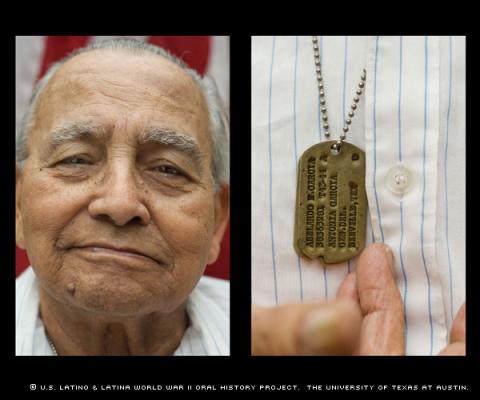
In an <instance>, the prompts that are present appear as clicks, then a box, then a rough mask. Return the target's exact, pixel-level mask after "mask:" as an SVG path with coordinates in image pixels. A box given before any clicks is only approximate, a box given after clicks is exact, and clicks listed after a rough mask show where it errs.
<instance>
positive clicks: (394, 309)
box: [356, 243, 405, 355]
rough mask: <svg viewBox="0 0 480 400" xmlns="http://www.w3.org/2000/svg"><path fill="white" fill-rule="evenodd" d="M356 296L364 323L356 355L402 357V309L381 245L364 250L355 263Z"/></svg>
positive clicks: (390, 262) (388, 254) (385, 249)
mask: <svg viewBox="0 0 480 400" xmlns="http://www.w3.org/2000/svg"><path fill="white" fill-rule="evenodd" d="M356 273H357V292H358V297H359V300H360V307H361V309H362V312H363V315H364V320H363V323H362V332H361V335H360V347H359V350H358V353H359V354H363V355H403V354H405V341H404V309H403V301H402V298H401V296H400V292H399V291H398V288H397V286H396V284H395V279H394V276H393V254H392V251H391V250H390V249H389V248H388V247H387V246H385V245H383V244H380V243H376V244H372V245H370V246H369V247H367V248H366V249H365V250H364V251H363V252H362V254H361V255H360V258H359V260H358V263H357V268H356Z"/></svg>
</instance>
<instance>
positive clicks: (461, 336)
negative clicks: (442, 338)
mask: <svg viewBox="0 0 480 400" xmlns="http://www.w3.org/2000/svg"><path fill="white" fill-rule="evenodd" d="M465 320H466V308H465V303H463V304H462V306H461V307H460V309H459V310H458V312H457V315H456V316H455V319H454V320H453V323H452V327H451V329H450V343H455V342H465V340H466V334H465V330H466V322H465Z"/></svg>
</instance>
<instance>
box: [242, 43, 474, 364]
mask: <svg viewBox="0 0 480 400" xmlns="http://www.w3.org/2000/svg"><path fill="white" fill-rule="evenodd" d="M251 40H252V97H251V101H252V199H251V202H252V221H251V223H252V232H251V233H252V239H251V240H252V243H251V245H252V275H251V276H252V355H254V356H262V355H282V356H285V355H344V356H345V355H347V356H355V355H426V356H437V355H465V325H466V317H465V313H466V311H465V310H466V306H465V297H466V294H465V264H466V263H465V236H466V235H465V136H466V127H465V109H466V104H465V47H466V43H465V42H466V38H465V36H322V35H317V36H253V37H252V39H251Z"/></svg>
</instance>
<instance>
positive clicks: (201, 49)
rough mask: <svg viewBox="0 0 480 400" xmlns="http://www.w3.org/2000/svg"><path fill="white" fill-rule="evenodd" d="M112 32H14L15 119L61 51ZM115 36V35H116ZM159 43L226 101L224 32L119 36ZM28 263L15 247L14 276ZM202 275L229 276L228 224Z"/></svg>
mask: <svg viewBox="0 0 480 400" xmlns="http://www.w3.org/2000/svg"><path fill="white" fill-rule="evenodd" d="M115 37H116V36H18V37H17V40H16V120H17V126H18V123H19V121H20V119H21V118H22V116H23V114H24V112H25V109H26V107H27V104H28V100H29V98H30V95H31V93H32V90H33V87H34V85H35V82H36V81H37V80H38V79H39V78H41V77H42V76H43V74H44V73H45V72H46V70H47V69H48V67H49V66H50V65H51V64H52V63H53V62H55V61H57V60H59V59H61V58H63V57H64V56H65V55H67V54H68V53H70V52H71V51H73V50H75V49H76V48H79V47H83V46H85V45H87V44H89V43H91V42H93V41H101V40H106V39H111V38H115ZM118 37H119V36H118ZM123 37H131V38H136V39H139V40H144V41H147V42H149V43H153V44H155V45H157V46H160V47H163V48H165V49H167V50H169V51H170V52H172V53H173V54H175V55H176V56H178V57H180V58H182V59H183V60H184V61H185V62H186V63H187V64H188V65H189V66H190V67H192V68H195V69H196V70H197V71H198V72H199V73H200V74H202V75H203V74H205V73H207V74H209V75H211V76H213V77H214V78H215V80H216V82H217V85H218V87H219V90H220V94H221V96H222V98H223V101H224V102H225V104H226V106H227V107H228V105H229V70H230V67H229V62H230V55H229V39H228V37H225V36H123ZM28 265H29V261H28V257H27V255H26V253H25V252H24V251H23V250H21V249H19V248H18V247H17V252H16V273H17V276H18V275H19V274H20V273H21V272H22V271H23V270H24V269H25V268H26V267H27V266H28ZM205 275H210V276H215V277H218V278H222V279H229V278H230V226H228V227H227V231H226V233H225V236H224V238H223V241H222V249H221V252H220V256H219V258H218V260H217V261H216V262H215V263H214V264H211V265H209V266H207V269H206V271H205Z"/></svg>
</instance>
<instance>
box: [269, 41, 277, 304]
mask: <svg viewBox="0 0 480 400" xmlns="http://www.w3.org/2000/svg"><path fill="white" fill-rule="evenodd" d="M274 57H275V36H274V37H273V39H272V61H271V64H270V80H269V89H268V90H269V96H268V160H269V172H270V174H269V187H270V196H269V200H270V235H271V243H272V269H273V285H274V290H275V304H278V289H277V266H276V262H275V237H274V235H273V215H272V214H273V206H272V197H273V194H272V190H273V189H272V77H273V63H274Z"/></svg>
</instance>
